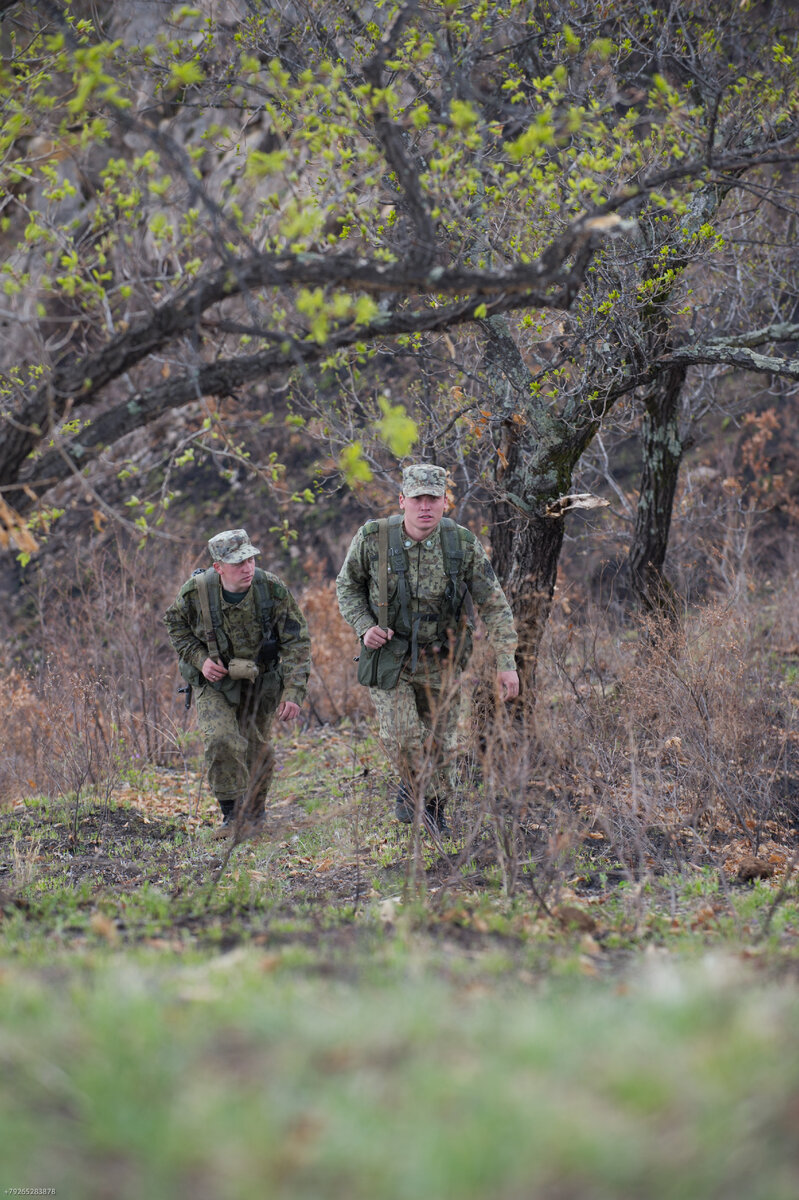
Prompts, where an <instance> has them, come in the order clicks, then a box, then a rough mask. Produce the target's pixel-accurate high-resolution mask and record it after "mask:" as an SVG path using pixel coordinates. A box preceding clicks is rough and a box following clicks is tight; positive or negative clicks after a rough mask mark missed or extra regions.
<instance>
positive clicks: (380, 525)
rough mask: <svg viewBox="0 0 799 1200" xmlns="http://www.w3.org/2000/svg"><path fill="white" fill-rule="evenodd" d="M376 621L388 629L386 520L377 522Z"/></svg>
mask: <svg viewBox="0 0 799 1200" xmlns="http://www.w3.org/2000/svg"><path fill="white" fill-rule="evenodd" d="M377 587H378V600H377V623H378V625H379V626H380V628H381V629H388V520H387V518H386V517H381V519H380V520H379V521H378V522H377Z"/></svg>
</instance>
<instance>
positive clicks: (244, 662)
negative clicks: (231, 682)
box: [227, 658, 258, 680]
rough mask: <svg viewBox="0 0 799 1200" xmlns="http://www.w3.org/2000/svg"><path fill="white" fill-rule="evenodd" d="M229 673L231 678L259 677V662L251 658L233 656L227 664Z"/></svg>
mask: <svg viewBox="0 0 799 1200" xmlns="http://www.w3.org/2000/svg"><path fill="white" fill-rule="evenodd" d="M227 673H228V675H229V676H230V678H231V679H250V680H256V679H257V678H258V663H257V662H254V661H253V659H251V658H231V660H230V662H229V663H228V665H227Z"/></svg>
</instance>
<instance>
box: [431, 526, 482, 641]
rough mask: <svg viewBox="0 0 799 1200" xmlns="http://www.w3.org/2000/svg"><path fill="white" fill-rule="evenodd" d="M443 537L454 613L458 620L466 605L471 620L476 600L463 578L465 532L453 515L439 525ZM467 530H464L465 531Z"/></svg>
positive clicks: (442, 542)
mask: <svg viewBox="0 0 799 1200" xmlns="http://www.w3.org/2000/svg"><path fill="white" fill-rule="evenodd" d="M438 529H439V536H440V538H441V555H442V558H443V560H444V570H445V572H446V574H447V578H448V579H449V584H448V585H447V597H448V599H449V602H450V604H451V606H452V615H453V616H454V617H455V619H456V620H457V619H458V618H459V617H460V614H461V610H462V609H463V608H464V607H465V609H466V616H467V618H468V619H469V621H473V620H474V601H473V600H472V594H471V592H470V591H469V589H468V588H467V586H466V583H465V581H464V579H463V560H464V557H465V554H464V550H463V541H462V537H463V533H462V532H461V529H460V527H459V526H458V525H457V524H456V522H455V521H453V520H452V518H451V517H442V518H441V520H440V522H439V525H438ZM465 532H466V531H464V533H465Z"/></svg>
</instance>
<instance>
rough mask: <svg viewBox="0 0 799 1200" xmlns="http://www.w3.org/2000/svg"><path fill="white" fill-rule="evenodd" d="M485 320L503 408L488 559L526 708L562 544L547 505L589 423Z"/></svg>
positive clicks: (499, 327) (488, 366)
mask: <svg viewBox="0 0 799 1200" xmlns="http://www.w3.org/2000/svg"><path fill="white" fill-rule="evenodd" d="M482 325H483V327H484V329H485V332H486V335H487V340H486V348H485V354H484V359H483V366H484V369H485V372H486V375H487V378H488V381H489V384H490V386H491V388H492V391H493V393H494V394H493V396H492V407H494V409H495V411H496V410H500V411H501V410H502V409H504V410H505V411H506V412H507V414H508V420H507V422H506V424H505V426H504V440H503V444H502V447H501V451H502V453H501V456H500V462H501V463H502V466H501V467H500V468H499V469H498V471H497V499H496V500H495V502H494V506H493V515H492V522H491V524H492V530H493V532H492V553H493V562H494V568H495V570H496V572H497V575H498V576H499V578H500V580H501V582H502V586H503V588H504V589H505V594H506V595H507V597H508V601H509V602H510V606H511V608H512V609H513V614H514V617H515V620H516V628H517V630H518V633H519V650H518V655H517V659H518V665H519V679H520V682H521V689H522V697H523V700H524V707H525V708H526V709H528V710H531V709H532V708H533V706H534V704H535V677H536V667H537V662H538V651H539V647H540V645H541V638H542V637H543V635H544V630H545V629H546V624H547V620H548V619H549V611H550V608H551V607H552V597H553V594H554V591H555V581H556V579H557V573H558V559H559V557H560V551H561V547H562V545H563V522H564V518H563V517H562V516H561V517H548V516H547V515H546V510H547V507H548V505H549V504H550V502H551V501H553V500H555V499H557V498H558V497H560V496H562V495H564V494H565V493H566V492H568V490H569V488H570V486H571V478H572V471H573V469H574V465H575V463H576V462H577V460H578V459H579V457H580V455H581V454H582V452H583V449H584V448H585V445H586V443H587V442H588V441H589V440H590V438H591V436H592V431H593V428H594V423H593V422H592V421H590V420H587V421H584V422H582V423H581V424H579V425H578V424H576V423H575V424H574V425H572V426H570V425H568V424H567V423H566V422H565V421H564V420H563V419H562V418H561V416H560V415H559V414H558V413H557V412H556V411H555V410H554V408H553V406H552V405H551V403H550V402H548V401H545V400H542V399H541V398H540V397H539V396H538V395H537V393H536V392H535V390H534V389H532V388H531V384H532V383H533V376H532V375H531V373H530V371H529V369H528V368H527V366H526V364H525V362H524V360H523V358H522V356H521V353H520V351H519V347H518V346H517V344H516V342H515V341H514V339H513V337H512V336H511V333H510V330H509V328H508V323H507V321H506V320H505V319H504V318H502V317H491V318H489V319H488V320H487V321H484V322H482ZM516 413H521V414H522V415H523V416H524V420H523V421H522V422H516V421H514V420H512V419H511V418H512V417H513V415H514V414H516Z"/></svg>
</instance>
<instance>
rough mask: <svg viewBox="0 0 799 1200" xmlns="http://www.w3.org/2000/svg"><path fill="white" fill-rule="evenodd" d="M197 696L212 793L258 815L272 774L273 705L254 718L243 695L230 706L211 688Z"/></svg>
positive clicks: (259, 709) (265, 706) (262, 707)
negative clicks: (242, 803)
mask: <svg viewBox="0 0 799 1200" xmlns="http://www.w3.org/2000/svg"><path fill="white" fill-rule="evenodd" d="M195 695H196V700H197V724H198V727H199V730H200V733H201V734H202V739H203V745H204V747H205V770H206V773H207V776H208V784H209V787H210V788H211V791H212V792H213V793H214V795H215V796H216V798H217V800H218V801H219V802H220V804H223V803H233V804H238V803H239V802H240V801H241V800H246V805H247V807H246V815H247V816H249V817H254V816H257V815H258V814H259V813H262V812H263V810H264V801H265V799H266V794H267V792H268V791H269V787H270V785H271V783H272V776H273V774H274V770H275V752H274V749H273V747H272V737H271V735H272V722H273V721H274V719H275V706H274V705H272V704H264V703H263V702H262V703H261V704H259V705H258V706H257V708H256V710H255V713H254V714H253V713H252V712H251V707H252V706H251V704H250V703H249V702H248V699H247V698H246V696H245V697H243V698H242V701H241V702H240V703H239V704H238V705H232V704H230V703H228V701H227V700H226V699H225V697H224V696H223V695H222V694H221V692H218V691H215V689H214V688H212V687H204V688H201V689H199V690H198V691H197V692H196V693H195Z"/></svg>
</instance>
